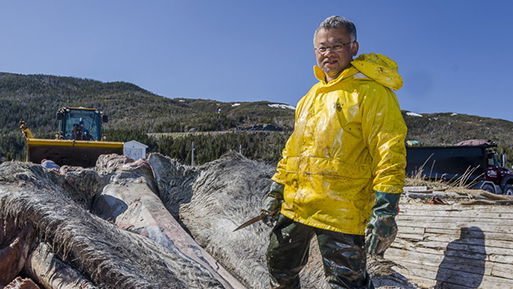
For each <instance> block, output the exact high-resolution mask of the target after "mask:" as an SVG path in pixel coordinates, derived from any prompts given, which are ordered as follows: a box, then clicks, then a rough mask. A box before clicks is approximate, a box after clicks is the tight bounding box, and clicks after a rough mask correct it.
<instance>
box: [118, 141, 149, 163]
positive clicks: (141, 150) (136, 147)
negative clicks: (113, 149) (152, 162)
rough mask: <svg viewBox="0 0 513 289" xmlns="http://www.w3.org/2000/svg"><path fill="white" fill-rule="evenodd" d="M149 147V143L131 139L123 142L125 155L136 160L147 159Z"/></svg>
mask: <svg viewBox="0 0 513 289" xmlns="http://www.w3.org/2000/svg"><path fill="white" fill-rule="evenodd" d="M147 148H148V146H147V145H145V144H143V143H140V142H138V141H135V140H131V141H128V142H126V143H124V144H123V155H125V156H127V157H129V158H132V159H134V160H138V159H141V158H143V159H145V158H146V149H147Z"/></svg>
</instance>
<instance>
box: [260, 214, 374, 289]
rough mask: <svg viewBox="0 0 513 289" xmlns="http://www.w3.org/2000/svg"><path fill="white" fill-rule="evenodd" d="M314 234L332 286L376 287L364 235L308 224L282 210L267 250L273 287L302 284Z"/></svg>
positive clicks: (294, 287)
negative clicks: (286, 215) (368, 260)
mask: <svg viewBox="0 0 513 289" xmlns="http://www.w3.org/2000/svg"><path fill="white" fill-rule="evenodd" d="M314 235H317V240H318V244H319V249H320V251H321V255H322V260H323V265H324V272H325V274H326V278H327V281H328V283H329V285H330V286H331V288H334V289H341V288H351V289H352V288H362V289H363V288H366V289H374V286H373V285H372V281H371V279H370V278H369V276H368V274H367V271H366V252H365V236H361V235H350V234H343V233H338V232H333V231H328V230H323V229H318V228H315V227H311V226H306V225H303V224H300V223H297V222H294V221H292V220H291V219H289V218H287V217H285V216H283V215H281V214H280V217H279V218H278V222H277V223H276V225H275V226H274V228H273V231H272V232H271V235H270V242H269V247H268V248H267V254H266V255H267V267H268V270H269V273H270V275H271V287H272V288H273V289H297V288H300V284H299V283H300V282H299V272H300V271H301V270H302V269H303V267H304V266H305V265H306V263H307V261H308V253H309V249H310V240H311V239H312V238H313V236H314Z"/></svg>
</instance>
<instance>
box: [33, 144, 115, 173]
mask: <svg viewBox="0 0 513 289" xmlns="http://www.w3.org/2000/svg"><path fill="white" fill-rule="evenodd" d="M113 153H115V154H118V155H123V143H122V142H107V141H79V140H60V139H55V140H52V139H27V161H30V162H33V163H37V164H39V163H41V161H42V160H43V159H47V160H52V161H54V162H55V163H56V164H57V165H59V166H63V165H69V166H81V167H86V168H87V167H94V166H95V165H96V160H97V159H98V157H99V156H100V155H102V154H113Z"/></svg>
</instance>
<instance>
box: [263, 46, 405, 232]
mask: <svg viewBox="0 0 513 289" xmlns="http://www.w3.org/2000/svg"><path fill="white" fill-rule="evenodd" d="M351 64H352V66H351V67H350V68H348V69H346V70H344V71H343V72H342V73H341V74H340V75H339V77H338V78H336V79H334V80H332V81H330V82H329V83H326V82H325V75H324V72H323V71H322V70H321V69H320V68H319V67H317V66H315V67H314V72H315V76H316V77H317V79H319V81H320V82H319V83H317V84H316V85H314V86H313V87H312V88H311V89H310V91H309V92H308V94H307V95H306V96H304V97H303V98H302V99H301V100H300V101H299V103H298V105H297V107H296V122H295V127H294V132H293V133H292V135H291V136H290V138H289V140H288V141H287V144H286V146H285V149H284V150H283V153H282V159H281V160H280V162H279V163H278V166H277V172H276V174H274V176H273V177H272V179H273V180H274V181H276V182H278V183H281V184H284V185H285V188H284V191H283V197H284V203H283V205H282V209H281V213H282V214H283V215H285V216H287V217H288V218H290V219H293V220H294V221H296V222H299V223H303V224H306V225H309V226H313V227H317V228H321V229H326V230H331V231H337V232H342V233H346V234H357V235H363V234H364V233H365V227H366V226H367V223H368V221H369V219H370V216H371V213H372V206H373V205H374V201H375V194H374V191H375V190H377V191H381V192H386V193H397V194H400V193H401V192H402V187H403V185H404V168H405V166H406V148H405V145H404V140H405V137H406V125H405V123H404V120H403V117H402V115H401V110H400V108H399V103H398V101H397V98H396V96H395V93H394V92H393V91H392V90H391V89H394V90H398V89H399V88H401V86H402V79H401V76H399V74H398V73H397V65H396V64H395V62H394V61H392V60H391V59H389V58H388V57H386V56H384V55H380V54H363V55H361V56H360V57H358V58H357V59H355V60H353V61H352V62H351Z"/></svg>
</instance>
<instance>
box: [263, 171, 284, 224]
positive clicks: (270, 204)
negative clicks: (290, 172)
mask: <svg viewBox="0 0 513 289" xmlns="http://www.w3.org/2000/svg"><path fill="white" fill-rule="evenodd" d="M284 187H285V186H284V185H282V184H280V183H277V182H274V181H273V183H272V184H271V189H270V190H269V193H267V195H265V198H264V200H263V202H262V209H261V212H262V213H266V216H265V218H263V219H262V221H264V223H265V224H266V225H268V226H269V227H272V226H273V225H274V222H276V220H278V215H279V213H280V208H281V203H282V202H283V188H284Z"/></svg>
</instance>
